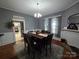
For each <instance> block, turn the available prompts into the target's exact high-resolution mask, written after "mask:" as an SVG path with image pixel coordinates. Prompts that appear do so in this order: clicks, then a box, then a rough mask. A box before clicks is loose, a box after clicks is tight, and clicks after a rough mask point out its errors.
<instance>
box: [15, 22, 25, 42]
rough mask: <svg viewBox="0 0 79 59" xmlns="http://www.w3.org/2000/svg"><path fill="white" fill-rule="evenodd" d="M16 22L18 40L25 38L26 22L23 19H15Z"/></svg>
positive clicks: (16, 37)
mask: <svg viewBox="0 0 79 59" xmlns="http://www.w3.org/2000/svg"><path fill="white" fill-rule="evenodd" d="M13 24H14V29H13V30H14V34H15V39H16V42H17V41H20V40H23V35H22V33H23V32H24V22H23V21H13Z"/></svg>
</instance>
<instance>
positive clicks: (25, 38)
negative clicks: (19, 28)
mask: <svg viewBox="0 0 79 59" xmlns="http://www.w3.org/2000/svg"><path fill="white" fill-rule="evenodd" d="M23 37H24V46H25V47H24V48H25V51H26V48H27V52H28V54H29V55H30V43H29V38H30V37H31V36H30V35H28V34H25V33H23ZM26 44H27V45H28V46H27V47H26Z"/></svg>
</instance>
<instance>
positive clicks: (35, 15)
mask: <svg viewBox="0 0 79 59" xmlns="http://www.w3.org/2000/svg"><path fill="white" fill-rule="evenodd" d="M34 17H35V18H40V17H42V15H41V14H40V13H35V14H34Z"/></svg>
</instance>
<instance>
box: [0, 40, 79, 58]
mask: <svg viewBox="0 0 79 59" xmlns="http://www.w3.org/2000/svg"><path fill="white" fill-rule="evenodd" d="M18 44H19V49H20V47H22V48H23V45H22V44H20V43H17V45H18ZM53 44H56V45H60V46H61V42H60V41H56V40H54V41H53ZM16 49H17V48H16ZM17 50H18V49H17ZM23 51H24V50H23ZM23 51H22V52H23ZM21 54H23V53H21ZM23 55H24V54H23ZM0 59H18V57H17V56H16V50H15V48H14V44H8V45H4V46H0ZM22 59H23V58H22ZM26 59H28V58H26ZM62 59H79V57H73V58H67V57H64V58H62Z"/></svg>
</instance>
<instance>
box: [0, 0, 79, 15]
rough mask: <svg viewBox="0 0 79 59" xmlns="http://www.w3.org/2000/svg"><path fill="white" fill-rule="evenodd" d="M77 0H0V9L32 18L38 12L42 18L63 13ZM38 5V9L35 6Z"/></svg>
mask: <svg viewBox="0 0 79 59" xmlns="http://www.w3.org/2000/svg"><path fill="white" fill-rule="evenodd" d="M78 1H79V0H0V7H1V8H5V9H9V10H12V11H16V12H20V13H24V14H28V15H30V16H33V15H34V13H35V12H40V13H41V14H42V15H43V16H46V15H50V14H53V13H57V12H59V11H63V10H65V9H67V8H69V7H71V6H72V5H74V4H75V3H77V2H78ZM37 3H39V9H38V6H37Z"/></svg>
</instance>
